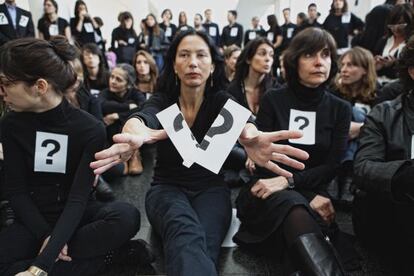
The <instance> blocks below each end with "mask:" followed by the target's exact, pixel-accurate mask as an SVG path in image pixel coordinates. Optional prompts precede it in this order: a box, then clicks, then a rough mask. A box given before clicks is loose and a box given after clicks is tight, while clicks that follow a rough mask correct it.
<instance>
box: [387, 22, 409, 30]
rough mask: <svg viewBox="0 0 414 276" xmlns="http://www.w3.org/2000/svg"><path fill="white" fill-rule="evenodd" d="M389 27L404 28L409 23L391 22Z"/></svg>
mask: <svg viewBox="0 0 414 276" xmlns="http://www.w3.org/2000/svg"><path fill="white" fill-rule="evenodd" d="M387 27H388V28H390V29H404V28H405V27H407V23H401V24H392V25H391V24H390V25H387Z"/></svg>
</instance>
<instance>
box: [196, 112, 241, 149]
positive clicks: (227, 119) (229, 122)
mask: <svg viewBox="0 0 414 276" xmlns="http://www.w3.org/2000/svg"><path fill="white" fill-rule="evenodd" d="M219 115H221V116H223V118H224V122H223V124H222V125H221V126H216V127H211V128H210V129H209V130H208V131H207V134H206V135H207V136H208V137H210V138H213V137H214V136H215V135H219V134H223V133H226V132H227V131H229V130H230V129H231V128H232V126H233V122H234V119H233V115H231V113H230V111H228V110H227V109H226V108H225V107H223V108H222V109H221V111H220V113H219ZM209 145H210V142H209V141H207V140H206V138H204V139H203V141H202V142H201V145H196V146H197V147H198V148H201V149H202V150H206V149H207V148H208V146H209Z"/></svg>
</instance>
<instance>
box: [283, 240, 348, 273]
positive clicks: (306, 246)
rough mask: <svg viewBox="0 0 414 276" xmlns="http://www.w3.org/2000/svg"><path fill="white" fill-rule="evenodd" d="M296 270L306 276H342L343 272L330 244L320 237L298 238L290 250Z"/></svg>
mask: <svg viewBox="0 0 414 276" xmlns="http://www.w3.org/2000/svg"><path fill="white" fill-rule="evenodd" d="M290 254H291V256H292V259H293V260H295V263H296V265H297V268H298V269H299V270H300V271H301V272H302V273H303V274H304V275H306V276H344V275H345V272H344V269H343V268H342V264H341V262H340V260H339V259H338V257H337V255H336V252H335V249H334V248H333V247H332V245H331V243H330V242H329V241H327V240H326V239H325V238H324V237H323V236H322V235H320V234H316V233H309V234H304V235H301V236H299V237H298V238H297V239H296V241H295V242H294V243H293V244H292V246H291V248H290Z"/></svg>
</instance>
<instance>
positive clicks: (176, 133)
mask: <svg viewBox="0 0 414 276" xmlns="http://www.w3.org/2000/svg"><path fill="white" fill-rule="evenodd" d="M157 118H158V120H159V121H160V123H161V125H162V127H163V128H164V130H165V131H166V132H167V134H168V137H169V138H170V140H171V142H172V143H173V145H174V147H175V148H176V149H177V151H178V153H179V154H180V155H181V158H182V159H183V160H184V162H183V165H184V166H186V167H187V168H189V167H191V165H192V164H193V161H192V160H194V157H193V155H194V154H195V150H196V149H197V148H196V144H198V143H197V141H196V139H195V138H194V136H193V134H192V133H191V130H190V128H189V127H188V125H187V122H186V121H185V120H184V116H183V114H181V112H180V109H179V108H178V105H177V104H173V105H171V106H170V107H168V108H166V109H164V110H163V111H161V112H159V113H157Z"/></svg>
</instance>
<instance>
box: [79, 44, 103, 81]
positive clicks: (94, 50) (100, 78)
mask: <svg viewBox="0 0 414 276" xmlns="http://www.w3.org/2000/svg"><path fill="white" fill-rule="evenodd" d="M85 51H87V52H90V53H92V54H94V55H97V56H99V69H98V76H97V78H96V82H97V84H98V85H105V86H106V85H108V71H107V70H106V62H105V57H104V55H103V54H102V51H101V49H99V47H98V45H96V44H95V43H86V44H84V45H83V46H82V49H81V61H82V65H83V72H84V75H85V83H86V85H87V86H88V80H89V72H88V69H87V68H86V66H85V63H84V61H83V53H84V52H85Z"/></svg>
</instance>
